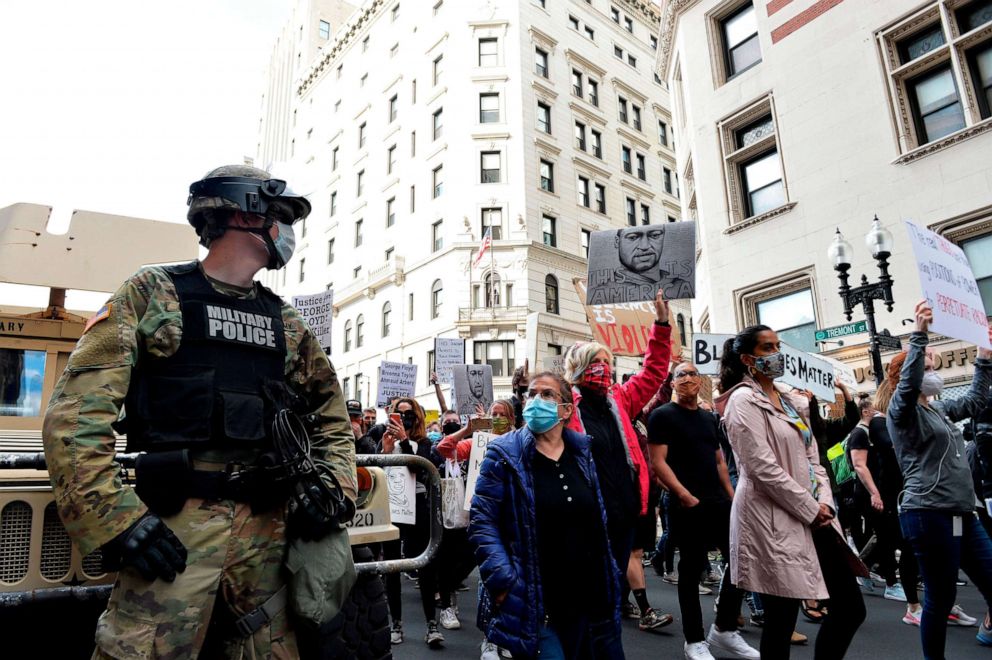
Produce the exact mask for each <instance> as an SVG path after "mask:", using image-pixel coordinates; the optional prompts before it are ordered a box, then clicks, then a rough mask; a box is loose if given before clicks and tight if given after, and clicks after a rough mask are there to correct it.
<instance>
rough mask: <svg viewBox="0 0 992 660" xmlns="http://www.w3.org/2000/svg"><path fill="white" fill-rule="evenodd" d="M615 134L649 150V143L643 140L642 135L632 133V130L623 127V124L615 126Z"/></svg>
mask: <svg viewBox="0 0 992 660" xmlns="http://www.w3.org/2000/svg"><path fill="white" fill-rule="evenodd" d="M617 134H618V135H620V136H621V137H622V138H624V139H625V140H627V141H628V142H632V143H634V144H636V145H637V146H638V147H640V148H641V149H644V150H645V151H649V150H650V149H651V143H649V142H648V141H647V140H645V139H644V138H643V137H642V136H640V135H638V134H637V133H634V132H633V131H632V130H630V129H628V128H625V127H624V126H617Z"/></svg>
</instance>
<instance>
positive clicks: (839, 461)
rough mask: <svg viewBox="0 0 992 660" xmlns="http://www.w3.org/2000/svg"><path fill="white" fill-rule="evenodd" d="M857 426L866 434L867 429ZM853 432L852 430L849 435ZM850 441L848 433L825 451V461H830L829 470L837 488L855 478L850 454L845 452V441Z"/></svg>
mask: <svg viewBox="0 0 992 660" xmlns="http://www.w3.org/2000/svg"><path fill="white" fill-rule="evenodd" d="M858 426H860V427H862V428H863V429H864V430H865V433H867V432H868V428H867V427H865V426H864V425H862V424H858ZM855 428H857V427H855ZM853 432H854V431H853V430H852V431H851V433H853ZM850 439H851V434H850V433H848V434H847V437H846V438H844V439H843V440H841V441H840V442H838V443H837V444H836V445H834V446H833V447H831V448H830V449H828V450H827V460H828V461H830V469H831V470H833V473H834V481H835V482H837V485H838V486H840V485H842V484H846V483H847V482H849V481H851V480H852V479H854V478H855V477H856V476H857V475H856V474H855V472H854V466H853V465H851V452H849V451H848V450H847V441H848V440H850Z"/></svg>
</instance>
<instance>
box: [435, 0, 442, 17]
mask: <svg viewBox="0 0 992 660" xmlns="http://www.w3.org/2000/svg"><path fill="white" fill-rule="evenodd" d="M443 4H444V0H437V2H436V3H434V15H435V16H437V15H438V14H439V13H440V12H441V5H443Z"/></svg>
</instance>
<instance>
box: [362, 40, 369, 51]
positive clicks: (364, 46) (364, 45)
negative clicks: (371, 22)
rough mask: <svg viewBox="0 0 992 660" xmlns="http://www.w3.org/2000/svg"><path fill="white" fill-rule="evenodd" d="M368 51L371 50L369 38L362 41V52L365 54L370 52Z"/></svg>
mask: <svg viewBox="0 0 992 660" xmlns="http://www.w3.org/2000/svg"><path fill="white" fill-rule="evenodd" d="M368 49H369V38H368V37H365V38H364V39H362V52H363V53H365V52H368Z"/></svg>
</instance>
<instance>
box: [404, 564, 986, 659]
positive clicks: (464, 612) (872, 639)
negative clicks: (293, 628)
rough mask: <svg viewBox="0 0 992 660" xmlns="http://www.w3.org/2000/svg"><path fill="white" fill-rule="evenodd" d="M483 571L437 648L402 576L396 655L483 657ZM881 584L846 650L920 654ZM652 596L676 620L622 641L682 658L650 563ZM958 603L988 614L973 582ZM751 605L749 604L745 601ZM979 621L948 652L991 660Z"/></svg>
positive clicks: (705, 601)
mask: <svg viewBox="0 0 992 660" xmlns="http://www.w3.org/2000/svg"><path fill="white" fill-rule="evenodd" d="M477 580H478V574H473V575H472V577H471V578H470V579H469V581H468V582H467V584H469V586H471V589H470V590H469V591H462V592H459V594H458V600H459V609H460V610H461V621H462V628H461V629H460V630H442V632H443V633H444V637H445V649H444V650H439V651H432V650H431V649H428V648H427V646H426V645H425V644H424V641H423V640H424V627H425V626H424V620H423V616H424V615H423V614H422V612H421V607H420V594H419V593H417V590H416V589H415V588H414V585H413V582H411V581H410V580H408V579H406V577H404V578H403V620H404V624H403V627H404V632H405V633H406V641H404V643H403V644H400V645H397V646H394V647H393V657H394V658H396V660H407V659H410V660H413V659H417V660H420V659H422V658H432V659H433V660H439V659H440V658H442V657H445V658H451V659H452V660H453V659H455V658H457V659H458V660H465V659H470V658H478V657H479V644H480V642H481V641H482V633H480V632H479V630H478V628H476V627H475V604H476V586H477V584H478V582H477ZM881 593H882V590H881V589H878V590H876V592H875V595H871V594H865V606H866V607H867V609H868V619H867V620H866V621H865V623H864V624H863V625H862V626H861V629H860V630H859V631H858V634H857V636H856V637H855V638H854V642H853V644H851V648H850V650H849V652H848V654H847V658H849V659H851V660H861V659H865V660H868V659H870V660H886V659H889V658H898V659H899V660H911V659H912V658H920V657H922V654H921V652H920V631H919V628H915V627H911V626H908V625H906V624H904V623H903V622H902V620H901V619H902V614H903V611H904V610H905V604H904V603H897V602H894V601H890V600H885V599H883V598H882V595H881ZM699 598H700V603H701V605H702V607H703V620H704V622H705V625H706V628H707V629H709V625H710V624H711V623H712V622H713V618H714V616H715V615H714V613H713V596H700V597H699ZM648 599H649V600H650V601H651V604H652V605H653V606H654V607H655V608H656V609H659V610H661V611H664V612H671V613H672V614H673V615H675V621H674V622H673V623H672V624H671V625H670V626H668V627H667V628H663V629H662V631H661V632H660V633H643V632H640V631H639V630H638V629H637V622H636V621H624V623H623V627H624V629H623V645H624V650H625V651H626V655H627V658H628V659H629V660H640V659H642V658H643V659H645V660H648V659H650V660H667V659H669V658H682V657H683V655H682V642H683V639H682V630H681V627H680V623H681V619H680V616H679V613H678V596H677V594H676V587H674V586H673V585H670V584H666V583H664V582H662V581H661V578H660V577H657V576H656V575H655V574H654V572H653V571H651V569H650V568H648ZM958 603H959V604H960V605H961V606H962V607H963V608H964V611H965V612H967V613H968V614H970V615H971V616H974V617H976V618H979V619H981V617H983V616H984V615H985V606H984V602H983V600H982V597H981V594H979V593H978V590H977V589H975V588H974V587H973V586H971V585H968V586H965V587H959V588H958ZM744 610H745V611H747V606H746V605H745V606H744ZM798 627H799V630H800V632H802V633H804V634H806V635H808V636H809V638H810V641H809V643H808V644H807V645H806V646H794V647H793V653H792V657H793V658H794V659H796V660H807V659H812V657H813V642H814V640H815V637H816V632H817V629H818V626H816V625H814V624H811V623H808V622H807V621H806V620H805V619H804V618H803V616H802V614H800V615H799V624H798ZM977 632H978V628H977V627H972V628H963V627H958V626H951V627H950V628H949V629H948V631H947V657H948V658H971V659H974V660H981V659H983V658H984V659H987V660H992V648H987V647H982V646H979V645H978V643H977V642H976V641H975V633H977ZM743 634H744V639H746V640H747V642H748V643H749V644H751V645H752V646H755V647H757V645H758V640H759V637H760V634H761V629H760V628H753V627H750V626H748V627H746V628H745V629H744V631H743Z"/></svg>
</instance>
